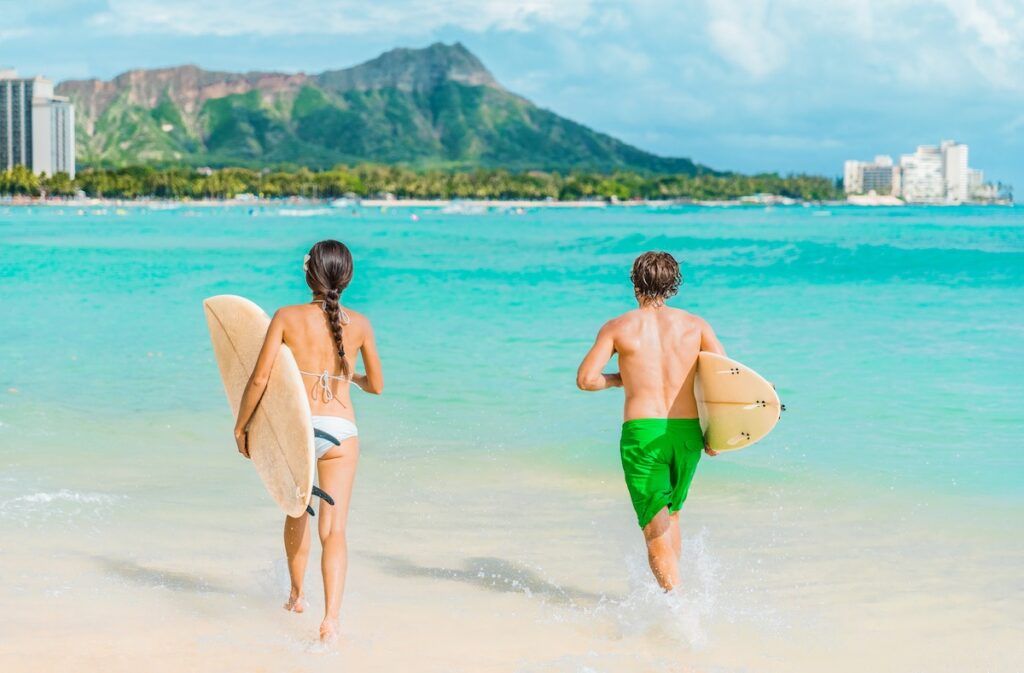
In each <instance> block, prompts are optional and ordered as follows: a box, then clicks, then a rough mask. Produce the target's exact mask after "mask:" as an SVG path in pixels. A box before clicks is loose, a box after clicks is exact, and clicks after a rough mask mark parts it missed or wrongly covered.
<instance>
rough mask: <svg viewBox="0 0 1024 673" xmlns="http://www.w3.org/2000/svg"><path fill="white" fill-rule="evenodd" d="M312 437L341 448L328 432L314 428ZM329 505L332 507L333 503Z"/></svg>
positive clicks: (336, 439)
mask: <svg viewBox="0 0 1024 673" xmlns="http://www.w3.org/2000/svg"><path fill="white" fill-rule="evenodd" d="M313 436H314V437H319V438H320V439H326V440H327V441H328V442H330V443H331V444H334V445H335V446H341V442H339V441H338V438H337V437H335V436H334V435H332V434H331V433H329V432H324V431H323V430H317V429H316V428H313ZM331 504H332V505H333V504H334V503H331Z"/></svg>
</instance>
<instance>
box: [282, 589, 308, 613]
mask: <svg viewBox="0 0 1024 673" xmlns="http://www.w3.org/2000/svg"><path fill="white" fill-rule="evenodd" d="M284 609H285V610H287V611H288V612H296V613H301V612H302V611H303V610H305V609H306V599H305V598H304V597H303V595H302V594H301V593H299V592H298V591H296V590H295V589H292V592H291V594H289V595H288V602H287V603H285V604H284Z"/></svg>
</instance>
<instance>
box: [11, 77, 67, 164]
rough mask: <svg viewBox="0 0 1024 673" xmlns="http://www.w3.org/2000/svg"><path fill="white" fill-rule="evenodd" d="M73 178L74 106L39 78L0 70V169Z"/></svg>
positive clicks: (45, 80)
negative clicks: (21, 167) (18, 168)
mask: <svg viewBox="0 0 1024 673" xmlns="http://www.w3.org/2000/svg"><path fill="white" fill-rule="evenodd" d="M17 165H22V166H26V167H28V168H30V169H32V171H33V172H35V173H46V174H47V175H54V174H55V173H62V172H63V173H67V174H68V175H70V176H71V177H75V107H74V105H72V104H71V103H70V102H69V101H68V99H67V98H65V97H64V96H55V95H54V94H53V83H52V82H50V80H48V79H45V78H43V77H32V78H20V77H18V74H17V73H16V72H15V71H13V70H0V170H7V169H10V168H13V167H14V166H17Z"/></svg>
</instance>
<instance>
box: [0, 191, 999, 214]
mask: <svg viewBox="0 0 1024 673" xmlns="http://www.w3.org/2000/svg"><path fill="white" fill-rule="evenodd" d="M1013 205H1014V203H1013V202H1012V201H995V202H967V203H906V202H903V201H901V200H899V199H879V200H872V199H865V198H851V199H846V200H838V201H804V200H801V199H792V198H789V197H783V196H775V195H760V194H759V195H756V196H749V197H741V198H739V199H729V200H726V199H707V200H698V199H636V200H628V201H622V200H598V199H592V200H575V201H557V200H553V199H540V200H532V199H508V200H504V199H397V198H372V199H369V198H368V199H361V198H354V199H316V198H307V197H285V198H274V199H268V198H260V197H255V196H253V197H248V196H242V197H235V198H231V199H159V198H149V197H142V198H136V199H110V198H102V197H89V198H48V197H28V198H27V197H10V196H6V197H0V207H31V206H42V207H64V208H97V207H98V208H140V207H142V208H149V209H151V210H177V209H178V208H184V207H191V208H217V207H250V208H255V207H261V208H267V207H278V208H282V209H287V208H303V209H306V211H307V212H308V210H310V209H319V210H324V211H343V210H349V209H355V208H372V209H387V208H429V209H440V210H442V211H443V212H447V213H453V214H480V213H483V212H485V211H489V210H499V211H501V210H527V209H536V208H545V209H547V208H553V209H598V210H600V209H605V208H654V209H658V208H665V209H668V208H679V207H700V208H750V207H761V208H771V207H777V206H781V207H802V208H811V207H828V208H837V207H842V208H846V207H857V208H877V207H889V208H895V207H908V206H909V207H913V206H928V207H934V206H941V207H957V206H1002V207H1013Z"/></svg>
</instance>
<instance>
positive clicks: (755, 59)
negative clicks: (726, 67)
mask: <svg viewBox="0 0 1024 673" xmlns="http://www.w3.org/2000/svg"><path fill="white" fill-rule="evenodd" d="M769 7H770V6H769V4H768V2H766V0H746V1H744V0H712V1H710V2H709V3H708V9H709V14H710V21H709V23H708V27H707V31H708V36H709V37H710V38H711V44H712V46H713V47H714V48H715V50H716V51H717V52H718V54H719V56H721V57H722V58H723V59H725V60H726V61H728V62H731V63H733V64H735V65H737V66H739V67H740V69H742V70H743V71H745V72H746V73H747V74H749V75H752V76H754V77H764V76H765V75H768V74H771V73H773V72H775V71H776V70H778V69H779V68H781V67H782V66H784V65H785V64H786V60H787V50H786V45H785V43H784V42H783V40H782V39H780V37H779V34H778V33H777V32H775V31H773V30H771V27H770V26H769V17H768V10H769Z"/></svg>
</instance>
